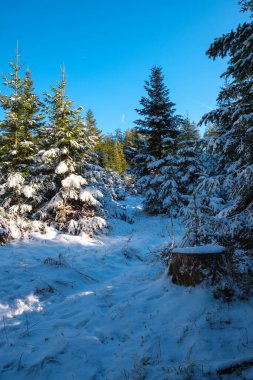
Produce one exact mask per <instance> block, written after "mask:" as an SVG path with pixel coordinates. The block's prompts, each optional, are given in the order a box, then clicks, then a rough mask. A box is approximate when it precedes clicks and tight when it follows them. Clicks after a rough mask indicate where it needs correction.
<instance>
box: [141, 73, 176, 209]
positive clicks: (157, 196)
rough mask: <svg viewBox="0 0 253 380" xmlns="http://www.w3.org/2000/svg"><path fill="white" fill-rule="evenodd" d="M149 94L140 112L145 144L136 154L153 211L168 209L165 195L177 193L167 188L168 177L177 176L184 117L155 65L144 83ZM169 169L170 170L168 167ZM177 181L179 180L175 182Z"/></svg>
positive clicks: (142, 185)
mask: <svg viewBox="0 0 253 380" xmlns="http://www.w3.org/2000/svg"><path fill="white" fill-rule="evenodd" d="M144 88H145V90H146V92H147V95H146V97H142V98H141V100H140V104H141V106H142V108H139V109H137V110H136V111H137V112H138V114H139V115H140V116H141V117H142V118H141V119H138V120H136V122H135V123H136V125H137V128H138V129H137V130H138V132H139V133H140V134H141V135H142V136H143V140H144V141H143V144H142V147H141V149H140V151H139V152H138V153H137V155H136V157H135V162H136V165H137V167H138V173H137V174H138V177H139V181H138V183H139V185H140V186H141V187H142V189H143V190H144V194H145V199H144V205H145V208H146V210H147V211H149V212H152V213H157V212H164V211H165V209H166V211H168V209H167V206H165V205H164V197H166V199H167V200H168V197H169V196H170V195H172V192H173V194H174V189H172V188H170V185H169V184H168V182H167V184H168V185H169V187H167V189H165V188H164V187H163V188H162V189H161V186H162V183H163V182H164V180H165V178H164V176H167V175H169V176H170V177H173V176H174V175H176V165H175V163H174V162H173V164H171V161H174V160H175V155H176V151H177V139H178V136H179V123H180V118H179V117H178V116H176V115H175V109H174V106H175V104H174V103H172V102H171V101H170V98H169V90H168V89H167V87H166V86H165V84H164V78H163V74H162V69H161V68H160V67H153V68H152V69H151V75H150V79H149V81H146V82H145V86H144ZM165 168H167V169H168V171H166V169H165ZM174 183H176V181H174Z"/></svg>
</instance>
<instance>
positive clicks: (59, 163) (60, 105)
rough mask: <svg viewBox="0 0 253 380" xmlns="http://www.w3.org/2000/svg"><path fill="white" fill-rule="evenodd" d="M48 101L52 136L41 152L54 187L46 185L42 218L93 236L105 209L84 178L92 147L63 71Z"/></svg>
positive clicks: (100, 224) (73, 230) (101, 223)
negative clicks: (68, 94)
mask: <svg viewBox="0 0 253 380" xmlns="http://www.w3.org/2000/svg"><path fill="white" fill-rule="evenodd" d="M45 102H46V104H47V112H48V115H49V121H50V128H49V129H48V131H50V137H49V139H48V140H47V144H48V146H49V149H47V150H45V151H41V154H42V161H43V165H42V166H44V168H45V171H46V173H47V175H48V177H49V178H50V183H51V184H53V185H52V186H51V188H50V189H48V185H47V184H46V188H45V189H44V190H45V193H44V194H43V197H44V198H46V197H49V199H48V202H47V203H46V204H45V205H43V207H41V208H40V210H39V215H40V217H41V218H42V219H43V220H44V221H47V223H51V224H53V225H54V226H55V227H57V228H59V229H60V230H63V231H68V232H69V233H73V234H80V233H82V232H85V233H92V231H94V230H97V229H99V228H103V227H105V225H106V223H105V220H104V219H103V218H101V217H102V216H103V210H102V204H101V203H100V201H99V200H98V198H101V197H102V193H101V192H100V191H98V190H97V189H96V188H94V187H89V186H87V185H89V183H88V182H89V179H88V178H85V177H84V176H83V173H84V172H85V173H86V172H87V167H86V163H87V161H86V160H87V151H88V150H89V149H90V146H89V142H86V139H85V137H86V130H85V123H84V122H83V120H82V115H81V111H82V107H78V108H77V109H74V108H73V105H72V101H71V100H69V99H68V97H67V96H66V76H65V70H64V68H63V69H62V80H61V82H60V83H59V84H58V85H57V86H56V87H52V94H46V99H45ZM83 168H85V169H83ZM86 174H87V173H86ZM87 177H88V176H87ZM48 190H51V191H48Z"/></svg>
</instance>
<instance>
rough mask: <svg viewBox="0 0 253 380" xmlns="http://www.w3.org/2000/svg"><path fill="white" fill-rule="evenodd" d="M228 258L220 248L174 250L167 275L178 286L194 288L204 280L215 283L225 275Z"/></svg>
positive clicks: (224, 249)
mask: <svg viewBox="0 0 253 380" xmlns="http://www.w3.org/2000/svg"><path fill="white" fill-rule="evenodd" d="M230 256H231V254H230V251H229V250H228V249H227V248H225V247H220V246H211V245H210V246H203V247H187V248H176V249H173V250H172V252H171V262H170V265H169V274H170V275H171V276H172V282H174V283H175V284H178V285H184V286H195V285H197V284H200V283H201V282H203V281H204V280H206V279H208V280H210V281H211V283H215V282H216V281H218V280H219V279H220V278H221V277H222V276H224V275H226V274H227V272H228V269H227V268H228V263H229V261H230Z"/></svg>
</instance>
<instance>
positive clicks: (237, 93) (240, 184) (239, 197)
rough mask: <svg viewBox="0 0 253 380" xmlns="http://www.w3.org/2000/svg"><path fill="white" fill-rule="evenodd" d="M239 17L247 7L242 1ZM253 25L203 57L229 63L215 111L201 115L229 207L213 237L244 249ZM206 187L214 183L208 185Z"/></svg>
mask: <svg viewBox="0 0 253 380" xmlns="http://www.w3.org/2000/svg"><path fill="white" fill-rule="evenodd" d="M241 4H242V6H243V9H242V10H243V11H247V10H249V11H250V16H251V17H252V15H253V12H252V2H250V1H241ZM252 51H253V22H252V21H249V22H245V23H244V24H242V25H239V26H238V27H237V29H236V30H235V31H233V30H232V31H231V32H230V33H228V34H225V35H223V36H222V37H220V38H216V39H215V41H214V42H213V44H212V45H211V46H210V48H209V50H208V51H207V54H208V56H209V57H210V58H213V59H216V58H217V57H221V58H225V57H228V65H227V69H226V71H225V72H224V73H223V74H222V78H225V81H226V82H225V85H224V87H223V88H222V89H221V91H220V93H219V96H218V99H217V109H216V110H214V111H212V112H210V113H208V114H207V115H205V116H204V117H203V119H202V123H206V124H208V123H212V124H213V125H214V126H215V132H216V135H214V136H213V137H212V139H211V141H210V144H209V148H210V149H212V150H213V152H214V153H216V154H220V168H219V173H216V179H215V182H216V184H217V186H219V188H220V189H223V192H225V193H228V196H229V198H230V202H229V204H228V206H227V207H226V208H225V209H224V210H223V211H222V212H220V213H219V216H218V217H217V218H216V225H219V229H218V231H217V234H220V236H223V238H224V239H225V240H226V241H229V242H231V239H233V240H235V241H240V242H241V243H242V244H248V243H249V242H250V241H251V239H252V234H253V170H252V167H253V148H252V147H253V128H252V125H253V60H252ZM210 181H212V182H214V180H213V179H210Z"/></svg>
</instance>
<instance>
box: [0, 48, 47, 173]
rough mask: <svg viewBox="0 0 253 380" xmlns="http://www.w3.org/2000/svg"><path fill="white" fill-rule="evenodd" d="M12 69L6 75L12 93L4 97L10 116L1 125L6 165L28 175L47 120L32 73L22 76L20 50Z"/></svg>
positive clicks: (1, 148)
mask: <svg viewBox="0 0 253 380" xmlns="http://www.w3.org/2000/svg"><path fill="white" fill-rule="evenodd" d="M10 66H11V69H12V71H11V72H10V74H9V76H4V85H5V86H6V87H7V88H8V89H9V90H10V94H8V95H0V104H1V106H2V108H3V109H4V111H5V115H6V117H5V119H4V120H3V121H1V122H0V130H1V136H2V138H1V140H2V141H1V146H0V150H1V156H2V160H3V161H2V165H3V169H4V170H6V171H15V170H21V171H25V172H26V171H29V170H30V168H29V166H30V165H31V160H32V157H33V156H34V155H35V154H36V145H35V136H36V133H37V131H38V129H39V128H40V127H41V123H42V120H43V116H42V110H41V102H40V100H39V98H38V96H37V95H36V94H35V92H34V88H33V81H32V79H31V72H30V71H29V70H27V71H26V74H25V77H24V78H23V77H22V75H21V74H22V73H21V69H22V67H21V65H20V63H19V52H18V49H17V51H16V58H15V61H14V62H10Z"/></svg>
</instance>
